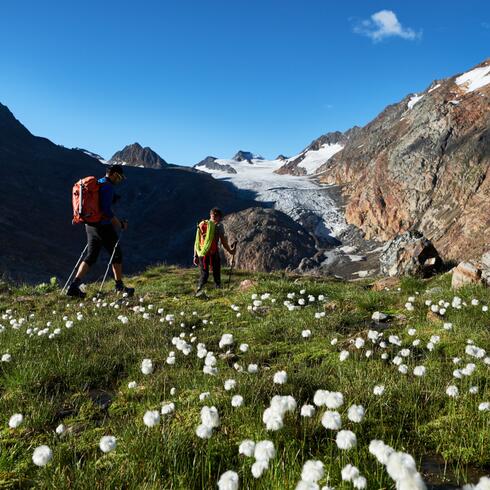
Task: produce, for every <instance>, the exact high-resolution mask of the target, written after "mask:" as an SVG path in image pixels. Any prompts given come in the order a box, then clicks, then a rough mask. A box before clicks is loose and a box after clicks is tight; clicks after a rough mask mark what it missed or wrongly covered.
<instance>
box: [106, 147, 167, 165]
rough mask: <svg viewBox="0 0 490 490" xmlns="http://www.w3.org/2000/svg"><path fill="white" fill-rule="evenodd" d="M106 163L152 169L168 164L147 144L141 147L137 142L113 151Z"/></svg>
mask: <svg viewBox="0 0 490 490" xmlns="http://www.w3.org/2000/svg"><path fill="white" fill-rule="evenodd" d="M107 163H110V164H114V163H117V164H119V165H128V166H131V167H143V168H154V169H161V168H163V167H166V166H167V165H168V163H167V162H166V161H165V160H164V159H163V158H162V157H161V156H160V155H159V154H158V153H156V152H155V151H153V150H152V149H151V148H150V147H149V146H146V147H145V148H143V147H142V146H141V145H140V144H139V143H133V144H132V145H127V146H125V147H124V148H123V149H122V150H120V151H117V152H116V153H114V155H112V158H111V159H110V160H109V161H108V162H107Z"/></svg>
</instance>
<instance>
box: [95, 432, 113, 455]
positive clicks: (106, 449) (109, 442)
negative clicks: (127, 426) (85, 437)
mask: <svg viewBox="0 0 490 490" xmlns="http://www.w3.org/2000/svg"><path fill="white" fill-rule="evenodd" d="M99 447H100V450H101V451H102V452H103V453H110V452H111V451H112V450H113V449H116V438H115V437H114V436H103V437H101V438H100V442H99Z"/></svg>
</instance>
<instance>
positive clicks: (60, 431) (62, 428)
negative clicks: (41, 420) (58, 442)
mask: <svg viewBox="0 0 490 490" xmlns="http://www.w3.org/2000/svg"><path fill="white" fill-rule="evenodd" d="M65 430H66V427H65V425H64V424H60V425H58V427H56V429H55V432H56V434H58V435H59V436H61V435H62V434H63V433H64V432H65Z"/></svg>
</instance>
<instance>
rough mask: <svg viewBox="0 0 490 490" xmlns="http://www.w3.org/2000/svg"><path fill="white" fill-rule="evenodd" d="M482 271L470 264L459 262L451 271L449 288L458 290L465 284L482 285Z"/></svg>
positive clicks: (475, 265)
mask: <svg viewBox="0 0 490 490" xmlns="http://www.w3.org/2000/svg"><path fill="white" fill-rule="evenodd" d="M482 282H483V280H482V270H481V269H480V267H479V266H478V265H477V264H475V263H472V262H461V263H460V264H458V266H457V267H455V268H454V269H453V275H452V278H451V287H452V288H453V289H458V288H460V287H462V286H466V285H467V284H482Z"/></svg>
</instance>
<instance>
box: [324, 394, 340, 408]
mask: <svg viewBox="0 0 490 490" xmlns="http://www.w3.org/2000/svg"><path fill="white" fill-rule="evenodd" d="M343 404H344V395H342V393H340V392H339V391H329V392H328V394H327V397H326V400H325V405H326V406H327V408H330V409H333V410H335V409H337V408H339V407H341V406H342V405H343Z"/></svg>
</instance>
